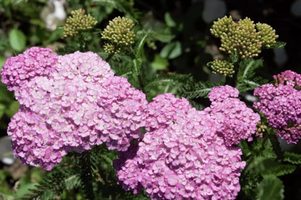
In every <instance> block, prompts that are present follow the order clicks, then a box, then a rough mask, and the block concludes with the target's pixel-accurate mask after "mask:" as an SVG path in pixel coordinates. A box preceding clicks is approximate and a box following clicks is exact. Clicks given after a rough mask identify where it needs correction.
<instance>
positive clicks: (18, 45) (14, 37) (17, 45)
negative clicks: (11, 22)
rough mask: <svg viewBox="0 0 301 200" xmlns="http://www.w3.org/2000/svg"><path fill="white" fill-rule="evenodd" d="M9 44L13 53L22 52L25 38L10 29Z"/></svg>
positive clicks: (16, 30) (22, 34) (15, 30)
mask: <svg viewBox="0 0 301 200" xmlns="http://www.w3.org/2000/svg"><path fill="white" fill-rule="evenodd" d="M9 43H10V46H11V47H12V48H13V49H14V50H15V51H22V50H23V49H24V48H25V44H26V36H25V35H24V33H23V32H22V31H21V30H19V29H12V30H11V31H10V32H9Z"/></svg>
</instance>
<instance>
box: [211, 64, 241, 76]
mask: <svg viewBox="0 0 301 200" xmlns="http://www.w3.org/2000/svg"><path fill="white" fill-rule="evenodd" d="M208 64H209V65H210V67H211V68H212V72H213V73H215V74H217V73H219V74H222V75H224V76H232V75H233V74H234V73H235V71H234V65H233V64H232V63H230V62H228V61H226V60H215V61H213V62H210V63H208Z"/></svg>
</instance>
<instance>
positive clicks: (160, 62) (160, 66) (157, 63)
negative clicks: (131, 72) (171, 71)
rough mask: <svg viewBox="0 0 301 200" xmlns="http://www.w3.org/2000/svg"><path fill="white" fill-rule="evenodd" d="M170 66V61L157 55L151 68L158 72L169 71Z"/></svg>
mask: <svg viewBox="0 0 301 200" xmlns="http://www.w3.org/2000/svg"><path fill="white" fill-rule="evenodd" d="M168 65H169V63H168V61H167V60H166V59H165V58H162V57H161V56H159V55H155V60H154V61H153V62H152V63H151V66H152V67H153V68H154V69H156V70H167V67H168Z"/></svg>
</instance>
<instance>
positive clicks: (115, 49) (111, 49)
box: [103, 43, 121, 54]
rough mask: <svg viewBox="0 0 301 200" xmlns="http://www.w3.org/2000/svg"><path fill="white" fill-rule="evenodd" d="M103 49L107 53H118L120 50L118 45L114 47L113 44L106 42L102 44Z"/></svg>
mask: <svg viewBox="0 0 301 200" xmlns="http://www.w3.org/2000/svg"><path fill="white" fill-rule="evenodd" d="M103 48H104V51H105V52H106V53H108V54H119V53H120V51H121V48H120V47H116V46H115V45H114V44H110V43H107V44H105V45H104V46H103Z"/></svg>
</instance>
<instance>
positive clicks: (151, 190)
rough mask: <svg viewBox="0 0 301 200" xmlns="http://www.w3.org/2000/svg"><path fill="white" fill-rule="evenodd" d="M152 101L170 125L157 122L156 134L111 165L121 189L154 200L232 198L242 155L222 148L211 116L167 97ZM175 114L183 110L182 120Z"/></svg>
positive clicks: (152, 133) (148, 134) (146, 136)
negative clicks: (145, 194) (144, 191)
mask: <svg viewBox="0 0 301 200" xmlns="http://www.w3.org/2000/svg"><path fill="white" fill-rule="evenodd" d="M160 99H162V103H161V105H160V102H161V101H159V100H160ZM168 99H170V103H168V102H167V100H168ZM155 101H156V102H155V103H154V104H150V105H149V106H150V107H154V108H153V110H156V109H159V110H157V111H158V112H159V114H157V116H160V114H161V112H162V113H164V112H163V111H161V110H160V109H161V108H165V110H166V113H167V114H166V118H167V119H168V120H162V121H160V122H159V120H158V122H159V123H158V128H157V129H155V130H153V131H152V132H147V133H146V134H145V135H144V137H143V139H141V141H140V142H139V143H138V144H133V145H132V146H131V147H130V149H129V150H128V152H122V153H120V155H119V159H118V160H115V161H114V167H115V169H116V170H117V177H118V179H119V181H120V183H122V184H123V188H124V189H125V190H133V191H134V193H139V192H140V190H141V188H145V189H146V192H147V194H148V195H149V196H151V198H152V199H215V200H218V199H235V197H236V195H237V193H238V191H239V190H240V185H239V176H240V169H242V168H244V167H245V162H243V161H241V158H240V155H241V154H242V152H241V150H240V149H239V148H237V147H227V146H225V144H224V141H223V139H222V138H220V137H219V136H218V134H216V131H217V130H216V125H215V123H214V121H213V120H212V119H210V116H209V115H208V114H206V113H205V112H203V111H197V110H195V109H194V108H191V107H190V108H188V106H186V100H184V99H177V98H175V97H173V96H172V95H171V94H167V95H166V96H165V95H160V96H159V97H158V98H156V100H155ZM171 102H172V103H171ZM175 105H181V107H182V109H183V110H182V109H177V108H175ZM168 106H170V107H171V108H170V109H167V107H168ZM173 109H174V113H176V112H177V111H178V110H182V111H181V115H179V116H171V114H173V111H172V110H173ZM157 116H156V115H154V114H153V118H154V121H156V120H155V118H157V119H158V117H157ZM163 118H164V117H163ZM151 124H152V123H151ZM167 125H168V126H167ZM156 127H157V126H156ZM160 127H161V128H160Z"/></svg>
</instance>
